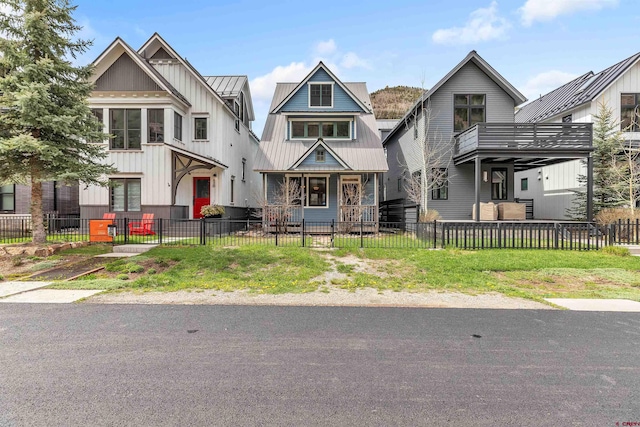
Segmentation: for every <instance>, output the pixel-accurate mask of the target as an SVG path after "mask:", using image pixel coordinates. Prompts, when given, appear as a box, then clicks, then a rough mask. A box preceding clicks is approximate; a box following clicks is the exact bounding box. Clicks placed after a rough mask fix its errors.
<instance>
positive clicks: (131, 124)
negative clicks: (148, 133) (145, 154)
mask: <svg viewBox="0 0 640 427" xmlns="http://www.w3.org/2000/svg"><path fill="white" fill-rule="evenodd" d="M140 119H141V112H140V109H135V110H125V109H111V110H109V133H110V134H111V135H113V138H112V139H111V149H112V150H139V149H140V143H141V141H142V125H141V120H140Z"/></svg>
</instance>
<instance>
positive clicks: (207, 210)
mask: <svg viewBox="0 0 640 427" xmlns="http://www.w3.org/2000/svg"><path fill="white" fill-rule="evenodd" d="M200 215H202V216H204V217H212V216H215V215H224V206H220V205H204V206H203V207H202V208H200Z"/></svg>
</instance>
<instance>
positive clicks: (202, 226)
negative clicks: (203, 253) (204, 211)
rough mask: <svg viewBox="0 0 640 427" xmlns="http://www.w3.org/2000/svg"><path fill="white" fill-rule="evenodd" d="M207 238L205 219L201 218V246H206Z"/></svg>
mask: <svg viewBox="0 0 640 427" xmlns="http://www.w3.org/2000/svg"><path fill="white" fill-rule="evenodd" d="M206 240H207V239H206V237H205V228H204V218H200V244H201V245H204V244H206Z"/></svg>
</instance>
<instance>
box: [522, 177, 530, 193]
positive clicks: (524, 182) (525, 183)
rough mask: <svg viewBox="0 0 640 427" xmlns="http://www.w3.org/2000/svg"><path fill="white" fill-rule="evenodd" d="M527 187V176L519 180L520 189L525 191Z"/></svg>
mask: <svg viewBox="0 0 640 427" xmlns="http://www.w3.org/2000/svg"><path fill="white" fill-rule="evenodd" d="M528 189H529V178H522V179H521V180H520V190H522V191H527V190H528Z"/></svg>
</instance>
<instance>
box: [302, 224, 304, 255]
mask: <svg viewBox="0 0 640 427" xmlns="http://www.w3.org/2000/svg"><path fill="white" fill-rule="evenodd" d="M302 247H303V248H304V218H302Z"/></svg>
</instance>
